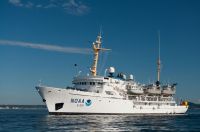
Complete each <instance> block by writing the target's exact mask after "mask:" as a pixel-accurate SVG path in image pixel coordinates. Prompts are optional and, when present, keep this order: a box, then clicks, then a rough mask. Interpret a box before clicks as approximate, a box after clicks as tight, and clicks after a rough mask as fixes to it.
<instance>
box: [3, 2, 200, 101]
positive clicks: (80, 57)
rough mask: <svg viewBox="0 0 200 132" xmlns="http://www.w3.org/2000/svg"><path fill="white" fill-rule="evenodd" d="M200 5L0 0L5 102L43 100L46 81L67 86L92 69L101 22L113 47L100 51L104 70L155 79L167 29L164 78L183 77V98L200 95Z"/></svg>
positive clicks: (106, 44)
mask: <svg viewBox="0 0 200 132" xmlns="http://www.w3.org/2000/svg"><path fill="white" fill-rule="evenodd" d="M199 6H200V1H198V0H171V1H169V0H151V1H150V0H124V1H122V0H114V1H113V0H95V1H94V0H84V1H83V0H57V1H56V0H42V1H40V0H1V1H0V104H42V101H41V98H40V96H39V95H38V93H37V91H36V90H35V88H34V87H35V86H36V85H37V84H38V83H39V80H42V84H44V85H49V86H55V87H66V86H68V85H71V80H72V78H73V76H74V75H75V74H76V73H77V70H81V71H82V74H87V73H88V67H90V66H91V64H92V54H90V52H89V51H88V48H90V47H91V42H92V41H94V40H95V39H96V36H97V34H98V32H99V29H100V27H102V30H103V47H106V48H111V49H112V51H110V52H108V53H105V54H103V55H102V56H101V57H100V64H99V72H100V73H102V74H103V69H104V68H107V67H109V66H114V67H115V68H116V70H117V71H118V72H124V73H126V74H133V75H134V76H135V78H136V80H137V81H139V82H141V83H148V82H153V81H155V80H156V60H157V56H158V52H157V51H158V37H157V31H158V30H160V32H161V61H162V71H161V80H162V82H163V83H166V82H172V83H173V82H177V83H178V86H177V97H179V98H184V99H191V100H197V99H200V94H199V93H200V87H199V81H200V80H199V79H200V69H199V67H200V61H199V57H200V8H199ZM38 44H39V46H38ZM36 45H37V46H36ZM63 47H64V48H63ZM75 63H76V64H78V67H77V68H75V67H74V64H75Z"/></svg>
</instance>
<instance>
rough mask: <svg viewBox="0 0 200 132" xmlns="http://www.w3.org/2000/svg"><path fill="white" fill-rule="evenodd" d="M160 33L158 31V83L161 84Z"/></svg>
mask: <svg viewBox="0 0 200 132" xmlns="http://www.w3.org/2000/svg"><path fill="white" fill-rule="evenodd" d="M160 64H161V61H160V31H158V61H157V83H158V85H159V84H160V70H161V68H160Z"/></svg>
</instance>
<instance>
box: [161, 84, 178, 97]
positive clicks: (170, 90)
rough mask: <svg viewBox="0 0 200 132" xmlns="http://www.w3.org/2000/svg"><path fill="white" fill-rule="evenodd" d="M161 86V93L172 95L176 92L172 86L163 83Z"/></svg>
mask: <svg viewBox="0 0 200 132" xmlns="http://www.w3.org/2000/svg"><path fill="white" fill-rule="evenodd" d="M162 88H163V89H162V94H163V95H174V94H175V93H176V88H175V87H174V86H170V85H165V86H163V87H162Z"/></svg>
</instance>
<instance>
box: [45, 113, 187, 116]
mask: <svg viewBox="0 0 200 132" xmlns="http://www.w3.org/2000/svg"><path fill="white" fill-rule="evenodd" d="M49 115H135V116H143V115H146V116H163V115H166V116H169V115H187V114H185V113H180V114H164V113H163V114H161V113H148V114H139V113H77V112H49Z"/></svg>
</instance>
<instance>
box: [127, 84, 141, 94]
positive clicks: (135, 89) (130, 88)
mask: <svg viewBox="0 0 200 132" xmlns="http://www.w3.org/2000/svg"><path fill="white" fill-rule="evenodd" d="M127 92H128V93H129V94H135V95H141V94H144V90H143V88H142V87H141V86H137V85H127Z"/></svg>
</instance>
